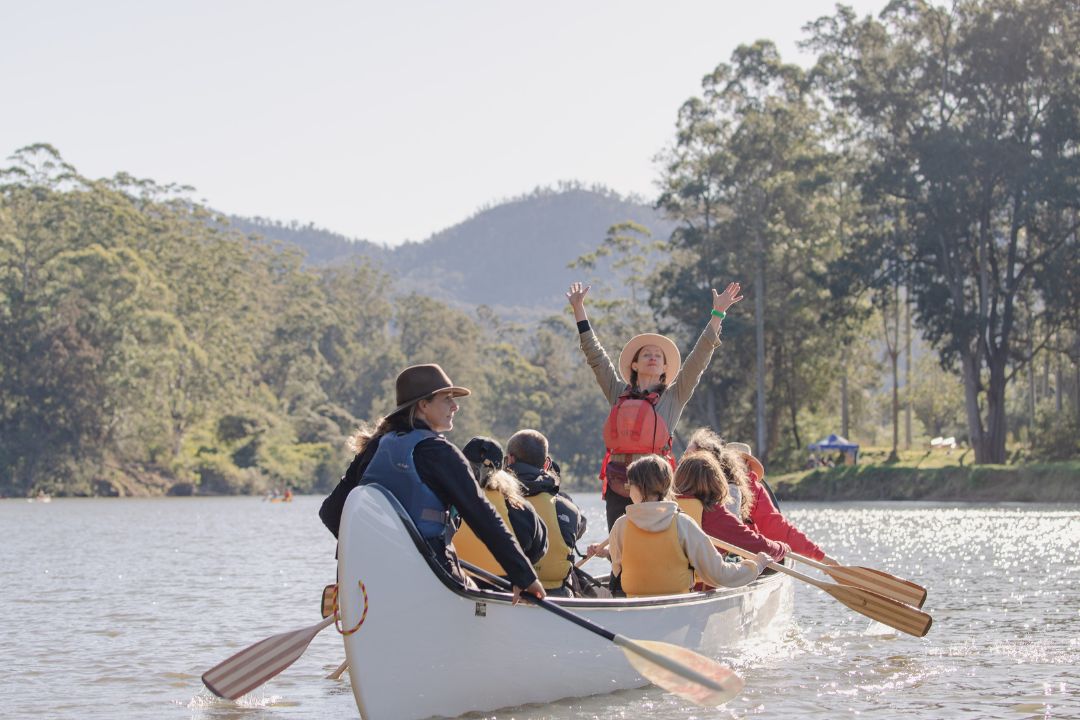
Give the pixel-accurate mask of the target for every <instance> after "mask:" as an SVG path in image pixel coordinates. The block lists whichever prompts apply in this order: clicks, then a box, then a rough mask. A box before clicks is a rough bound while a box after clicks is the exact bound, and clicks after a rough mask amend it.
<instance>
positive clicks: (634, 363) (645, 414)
mask: <svg viewBox="0 0 1080 720" xmlns="http://www.w3.org/2000/svg"><path fill="white" fill-rule="evenodd" d="M740 289H741V286H740V285H739V283H737V282H733V283H731V284H729V285H728V286H727V288H726V289H725V290H724V292H723V293H718V292H716V290H715V289H714V290H713V291H712V310H711V314H710V316H709V322H708V323H707V324H706V325H705V329H704V330H703V331H702V333H701V335H700V336H699V337H698V340H697V342H696V343H695V344H694V349H693V350H691V351H690V354H689V355H688V356H687V357H686V363H685V364H683V363H682V359H681V356H680V354H679V348H678V347H676V345H675V343H673V342H672V341H671V340H670V339H668V338H666V337H664V336H663V335H656V334H653V333H646V334H643V335H637V336H635V337H633V338H631V339H630V342H628V343H626V346H625V347H623V350H622V353H620V355H619V367H618V369H617V370H616V368H615V364H614V363H612V362H611V359H610V358H609V357H608V354H607V352H606V351H605V350H604V348H603V346H602V345H601V344H600V341H599V340H598V339H597V337H596V334H595V333H594V332H593V330H592V328H591V326H590V325H589V318H588V316H587V315H586V313H585V295H586V294H588V292H589V287H588V286H586V285H582V283H573V284H572V285H571V286H570V289H569V290H568V291H567V293H566V298H567V300H569V301H570V307H571V308H573V310H574V320H575V321H576V322H577V329H578V334H579V340H580V342H581V351H582V352H583V353H585V360H586V362H588V363H589V367H591V368H592V371H593V375H594V376H595V377H596V383H597V384H598V385H599V386H600V391H601V392H603V393H604V397H605V398H607V401H608V403H610V404H611V412H610V413H609V414H608V418H607V421H606V422H605V423H604V446H605V448H606V453H605V455H604V460H603V463H602V464H601V466H600V479H601V481H602V487H601V493H602V495H603V497H604V502H605V503H606V505H607V522H608V529H609V530H610V529H611V527H612V526H613V525H614V524H615V521H616V520H617V519H618V518H619V517H620V516H621V515H623V513H625V512H626V506H627V505H629V504H630V493H629V491H628V490H627V486H626V468H627V466H628V465H630V463H632V462H634V460H636V459H638V458H640V457H643V456H645V455H652V454H656V455H660V456H662V457H664V458H666V459H667V460H668V462H670V463H671V465H672V468H674V466H675V459H674V456H673V455H672V452H671V433H672V431H673V430H674V429H675V426H676V425H678V423H679V418H680V417H681V416H682V412H683V408H685V407H686V403H687V402H689V401H690V397H691V396H692V395H693V394H694V389H695V388H696V387H697V384H698V381H699V380H700V379H701V375H702V373H703V372H705V368H706V367H708V365H709V361H710V360H711V359H712V354H713V351H714V350H715V349H716V348H718V347H720V327H721V322H722V321H723V319H724V317H725V316H726V314H727V310H728V308H730V307H731V306H732V305H734V304H735V303H737V302H739V301H740V300H742V295H740V294H739V291H740Z"/></svg>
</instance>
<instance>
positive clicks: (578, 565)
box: [574, 535, 611, 569]
mask: <svg viewBox="0 0 1080 720" xmlns="http://www.w3.org/2000/svg"><path fill="white" fill-rule="evenodd" d="M610 541H611V536H610V535H609V536H608V537H606V538H604V542H602V543H600V547H599V548H598V549H599V550H603V549H604V548H606V547H607V544H608V543H609V542H610ZM594 557H596V553H594V552H592V551H590V552H587V553H585V557H583V558H581V559H580V560H578V561H577V562H576V563H575V564H574V567H575V568H578V569H580V568H581V566H582V565H584V564H585V563H587V562H589V561H590V560H592V559H593V558H594Z"/></svg>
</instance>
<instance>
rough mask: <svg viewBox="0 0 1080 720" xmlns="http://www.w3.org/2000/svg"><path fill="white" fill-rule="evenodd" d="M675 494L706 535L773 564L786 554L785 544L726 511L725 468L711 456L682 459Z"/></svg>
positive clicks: (688, 455) (699, 453) (691, 455)
mask: <svg viewBox="0 0 1080 720" xmlns="http://www.w3.org/2000/svg"><path fill="white" fill-rule="evenodd" d="M727 454H728V455H729V456H734V451H731V450H728V451H727ZM728 459H729V460H731V459H735V458H732V457H729V458H728ZM736 461H737V459H736ZM675 492H676V493H677V494H678V497H677V498H676V500H677V502H678V503H679V507H680V508H681V509H682V510H683V512H685V513H686V514H687V515H689V516H690V517H691V518H692V519H693V520H694V521H695V522H697V524H698V526H699V527H700V528H701V529H702V530H704V531H705V534H706V535H709V536H711V537H714V538H718V539H720V540H723V541H725V542H729V543H731V544H732V545H738V546H739V547H741V548H742V549H744V550H749V551H750V552H764V553H768V554H769V556H770V557H771V558H772V559H773V560H775V561H776V562H780V561H782V560H783V559H784V555H785V554H786V553H787V551H788V546H787V545H786V544H784V543H782V542H777V541H775V540H770V539H769V538H767V537H765V536H764V535H761V534H760V533H758V532H757V531H755V530H754V529H753V528H752V527H748V526H746V525H744V524H743V523H742V522H740V521H739V518H737V517H736V516H735V515H733V514H732V513H731V511H730V510H729V509H728V506H727V503H726V501H727V500H728V482H727V477H726V474H725V469H724V465H723V464H721V463H720V462H717V460H716V458H714V457H713V455H712V454H711V453H708V452H705V451H701V450H699V451H697V452H692V453H686V454H685V455H683V456H682V458H681V459H680V460H679V466H678V467H677V468H676V469H675Z"/></svg>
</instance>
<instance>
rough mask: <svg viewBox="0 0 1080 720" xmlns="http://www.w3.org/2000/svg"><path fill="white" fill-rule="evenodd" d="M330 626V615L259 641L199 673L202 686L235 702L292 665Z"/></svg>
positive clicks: (332, 622)
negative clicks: (313, 639) (314, 623)
mask: <svg viewBox="0 0 1080 720" xmlns="http://www.w3.org/2000/svg"><path fill="white" fill-rule="evenodd" d="M333 624H334V616H333V615H331V616H330V617H328V618H325V619H324V620H323V621H322V622H320V623H318V624H316V625H312V626H311V627H306V628H303V629H301V630H293V631H292V632H284V633H280V634H278V635H274V636H273V637H268V638H266V639H265V640H260V641H259V642H257V643H255V644H254V645H252V646H251V647H249V648H246V649H244V650H241V651H240V652H238V653H236V654H235V655H233V656H232V657H230V658H229V659H228V660H224V661H222V662H220V663H218V664H217V665H215V666H214V667H212V668H210V669H209V670H207V671H206V672H205V673H203V676H202V681H203V685H205V686H206V687H207V689H208V690H209V691H210V692H212V693H214V694H215V695H217V696H218V697H222V698H226V699H228V700H235V699H236V698H238V697H241V696H242V695H245V694H247V693H249V692H251V691H252V690H254V689H255V688H257V687H259V686H260V685H262V684H263V683H265V682H266V681H267V680H269V679H270V678H272V677H274V676H275V675H277V674H278V673H279V672H281V671H282V670H284V669H285V668H287V667H289V666H290V665H292V664H293V663H294V662H296V660H297V658H299V657H300V656H301V655H303V654H304V651H305V650H307V647H308V645H309V644H311V640H312V638H314V637H315V636H316V635H318V634H319V633H320V632H321V631H322V630H323V628H325V627H327V626H328V625H333Z"/></svg>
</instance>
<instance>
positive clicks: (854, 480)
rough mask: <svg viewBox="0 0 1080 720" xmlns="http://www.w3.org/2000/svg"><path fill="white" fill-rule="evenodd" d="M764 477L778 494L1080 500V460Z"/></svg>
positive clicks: (878, 467) (873, 467) (859, 468)
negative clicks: (767, 478)
mask: <svg viewBox="0 0 1080 720" xmlns="http://www.w3.org/2000/svg"><path fill="white" fill-rule="evenodd" d="M769 480H770V482H771V483H772V486H773V488H774V489H775V491H776V494H777V497H778V498H779V499H780V500H828V501H838V500H841V501H842V500H937V501H941V500H957V501H968V502H1048V503H1055V502H1067V503H1075V502H1080V460H1072V461H1067V462H1055V463H1031V464H1023V465H968V466H961V465H950V466H945V467H912V466H908V465H903V464H899V465H887V464H869V465H854V466H843V467H835V468H828V469H825V468H821V469H817V470H808V471H803V472H798V473H789V474H787V475H778V476H775V477H771V478H769Z"/></svg>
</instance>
